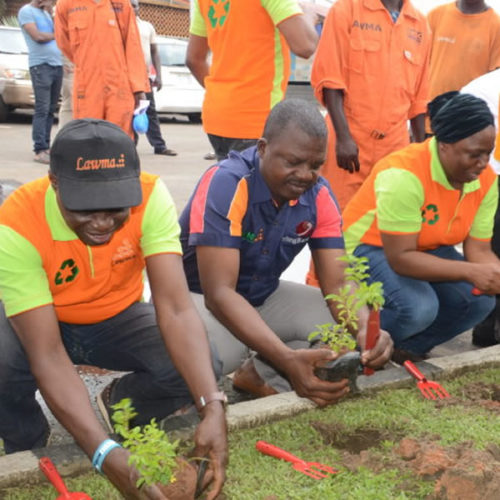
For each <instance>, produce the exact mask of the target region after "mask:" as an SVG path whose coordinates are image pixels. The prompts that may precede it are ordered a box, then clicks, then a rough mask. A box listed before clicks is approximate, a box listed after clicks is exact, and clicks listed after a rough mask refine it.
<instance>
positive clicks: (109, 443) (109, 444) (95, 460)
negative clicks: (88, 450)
mask: <svg viewBox="0 0 500 500" xmlns="http://www.w3.org/2000/svg"><path fill="white" fill-rule="evenodd" d="M115 448H121V445H120V444H118V443H117V442H116V441H113V440H112V439H105V440H104V441H103V442H102V443H101V444H100V445H99V446H98V447H97V450H95V452H94V456H93V457H92V467H94V469H95V470H96V471H97V472H100V473H101V474H102V470H101V468H102V464H103V462H104V459H105V458H106V457H107V456H108V453H109V452H110V451H111V450H114V449H115Z"/></svg>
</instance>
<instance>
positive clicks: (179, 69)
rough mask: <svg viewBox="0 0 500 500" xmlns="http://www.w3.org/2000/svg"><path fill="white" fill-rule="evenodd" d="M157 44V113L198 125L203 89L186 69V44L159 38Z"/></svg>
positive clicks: (183, 41)
mask: <svg viewBox="0 0 500 500" xmlns="http://www.w3.org/2000/svg"><path fill="white" fill-rule="evenodd" d="M156 43H157V46H158V51H159V53H160V60H161V79H162V84H163V86H162V88H161V90H160V91H159V92H157V91H156V90H155V91H154V92H155V103H156V110H157V111H158V113H169V114H182V115H187V117H188V118H189V121H191V122H194V123H199V122H200V121H201V106H202V104H203V97H204V95H205V89H204V88H203V87H202V86H201V85H200V84H199V83H198V82H197V81H196V79H195V77H194V76H193V75H192V74H191V72H190V71H189V69H188V67H187V66H186V50H187V41H186V40H182V39H178V38H172V37H166V36H158V37H157V38H156Z"/></svg>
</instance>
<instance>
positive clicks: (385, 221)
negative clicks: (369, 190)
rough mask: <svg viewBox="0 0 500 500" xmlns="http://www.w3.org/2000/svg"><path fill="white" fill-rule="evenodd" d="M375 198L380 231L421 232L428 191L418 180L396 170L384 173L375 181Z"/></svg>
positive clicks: (409, 174) (413, 176)
mask: <svg viewBox="0 0 500 500" xmlns="http://www.w3.org/2000/svg"><path fill="white" fill-rule="evenodd" d="M375 198H376V202H377V220H378V227H379V229H380V231H385V232H388V233H395V232H397V233H418V232H420V228H421V225H422V214H421V211H420V207H421V206H422V204H423V202H424V190H423V188H422V184H421V182H420V180H419V179H418V177H416V176H415V175H414V174H412V173H411V172H408V171H407V170H402V169H399V168H396V167H393V168H389V169H387V170H383V171H382V172H380V173H379V174H378V175H377V178H376V179H375Z"/></svg>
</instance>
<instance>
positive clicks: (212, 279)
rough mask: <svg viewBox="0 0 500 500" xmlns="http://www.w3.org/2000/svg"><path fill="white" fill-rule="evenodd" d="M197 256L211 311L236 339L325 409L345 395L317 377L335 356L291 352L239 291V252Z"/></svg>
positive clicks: (341, 387)
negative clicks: (318, 369) (317, 366)
mask: <svg viewBox="0 0 500 500" xmlns="http://www.w3.org/2000/svg"><path fill="white" fill-rule="evenodd" d="M196 255H197V259H198V268H199V273H200V280H201V286H202V289H203V293H204V295H205V303H206V305H207V308H208V309H209V310H210V311H211V312H212V313H213V314H214V316H215V317H216V318H217V319H218V320H219V321H220V322H221V323H222V324H223V325H224V326H225V327H226V328H227V329H228V330H230V331H231V332H232V333H233V335H235V337H237V338H238V339H239V340H241V342H243V343H244V344H246V345H247V346H249V347H250V348H251V349H253V350H255V351H257V352H258V353H259V354H260V355H261V356H262V357H264V358H266V359H267V360H269V361H270V362H271V363H272V364H273V365H274V366H275V367H276V368H277V369H278V370H280V371H281V372H283V373H284V374H285V375H286V376H287V377H288V379H289V380H290V383H291V384H292V387H293V388H294V390H295V391H296V392H297V394H299V395H300V396H303V397H308V398H309V399H311V400H313V401H314V402H316V403H317V404H319V405H321V406H324V405H326V404H329V403H333V402H336V401H337V400H338V399H339V398H340V397H342V396H343V395H344V394H345V392H346V388H345V384H343V383H332V382H324V381H321V380H319V379H318V378H317V377H315V376H314V373H313V372H314V366H315V364H316V363H318V362H321V361H329V360H330V359H334V358H335V354H334V353H332V352H331V351H328V350H324V349H318V350H296V351H294V350H292V349H290V348H289V347H288V346H286V345H285V344H284V343H283V342H282V341H281V340H280V338H279V337H278V336H277V335H276V334H275V333H274V332H273V331H272V330H271V329H270V328H269V327H268V326H267V324H266V323H265V322H264V321H263V320H262V318H261V316H260V315H259V313H258V312H257V311H256V309H255V308H254V307H253V306H252V305H251V304H250V303H249V302H248V301H247V300H246V299H245V298H244V297H243V296H242V295H240V294H239V293H238V292H237V291H236V284H237V280H238V273H239V265H240V260H239V259H240V254H239V250H238V249H234V248H219V247H205V246H200V247H197V249H196Z"/></svg>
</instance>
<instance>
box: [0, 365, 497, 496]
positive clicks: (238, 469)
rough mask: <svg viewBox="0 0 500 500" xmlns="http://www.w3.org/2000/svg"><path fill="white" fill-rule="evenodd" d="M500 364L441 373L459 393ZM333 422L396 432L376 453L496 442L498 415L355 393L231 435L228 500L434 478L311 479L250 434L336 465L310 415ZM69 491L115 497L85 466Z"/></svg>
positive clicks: (489, 377)
mask: <svg viewBox="0 0 500 500" xmlns="http://www.w3.org/2000/svg"><path fill="white" fill-rule="evenodd" d="M499 380H500V369H498V368H495V369H488V370H483V371H476V372H473V373H469V374H467V375H464V376H462V377H460V378H456V379H453V380H440V382H441V383H442V384H443V385H444V386H445V387H446V389H447V390H448V392H449V393H450V394H451V395H452V396H454V397H456V398H458V399H462V398H463V391H462V387H464V386H466V385H467V384H469V383H471V382H475V381H481V382H485V383H496V384H498V383H499ZM318 421H320V422H325V423H330V424H333V423H339V424H341V425H343V426H344V427H345V428H346V429H351V430H354V429H357V428H361V427H363V428H364V427H372V428H377V429H383V430H387V431H394V432H396V433H399V434H398V436H397V439H394V441H392V440H387V441H385V442H384V443H383V445H382V448H381V450H380V457H381V458H380V459H381V460H383V454H384V453H387V452H388V451H389V450H390V449H391V448H392V447H393V445H394V444H395V442H397V441H398V440H399V438H400V437H401V436H402V435H405V436H409V437H414V438H417V439H418V438H421V437H426V436H427V438H428V437H429V436H433V439H434V440H435V441H436V442H437V443H439V444H441V445H443V446H449V445H453V444H458V443H461V442H465V441H470V442H473V443H474V446H475V447H476V448H478V449H483V448H484V447H485V446H486V445H487V444H489V443H496V444H497V445H500V417H499V416H498V415H495V414H494V413H493V412H489V411H487V410H485V409H483V408H481V407H479V406H477V405H474V406H463V405H460V404H457V405H451V406H446V407H443V408H438V407H436V405H435V403H434V402H432V401H428V400H426V399H424V398H422V396H421V395H420V392H419V391H418V390H417V389H416V388H411V389H400V390H387V391H381V392H379V393H377V394H376V395H372V396H360V397H356V398H352V399H348V400H345V401H343V402H342V403H340V404H338V405H336V406H333V407H330V408H327V409H323V410H314V411H311V412H307V413H304V414H301V415H299V416H296V417H294V418H289V419H284V420H281V421H279V422H276V423H273V424H269V425H265V426H261V427H258V428H255V429H249V430H244V431H238V432H233V433H231V435H230V465H229V467H228V471H227V475H228V478H227V482H226V486H225V488H224V494H225V498H226V499H228V500H264V499H271V498H272V499H273V500H278V499H279V500H294V499H297V500H299V499H300V500H302V499H303V500H316V499H317V500H335V499H341V500H361V499H362V500H380V499H384V500H386V499H387V500H391V499H394V500H405V499H411V500H420V499H422V500H423V499H425V498H426V496H427V495H429V494H430V493H431V492H432V490H433V488H434V483H433V482H426V481H422V480H418V478H416V477H415V476H414V475H412V474H410V473H403V472H401V471H397V470H391V469H387V470H385V469H384V470H383V472H381V473H378V474H375V473H373V472H372V471H370V470H368V469H359V470H358V471H357V472H356V473H353V472H349V471H347V470H346V469H342V468H341V471H340V473H339V474H337V475H335V476H333V477H332V478H328V479H324V480H321V481H317V480H314V479H311V478H309V477H308V476H305V475H303V474H301V473H299V472H297V471H295V470H294V469H292V466H291V464H288V463H287V462H284V461H281V460H276V459H274V458H272V457H268V456H265V455H262V454H260V453H259V452H257V451H256V450H255V442H256V441H257V440H259V439H263V440H265V441H268V442H270V443H272V444H275V445H277V446H280V447H281V448H284V449H286V450H287V451H289V452H291V453H293V454H295V455H297V456H299V457H301V458H303V459H305V460H314V461H317V462H322V463H325V464H328V465H332V466H334V467H340V464H341V453H340V452H339V451H338V450H337V449H335V448H333V447H332V446H328V445H325V444H324V443H323V441H322V438H321V436H320V435H319V433H318V432H317V431H316V430H314V429H313V428H312V427H311V422H318ZM66 482H67V485H68V487H69V488H70V490H72V491H85V492H86V493H88V494H89V495H90V496H91V497H92V498H93V499H94V500H114V499H118V498H120V497H119V495H118V494H117V493H116V491H115V490H114V489H113V488H112V487H111V486H110V485H109V483H107V482H106V481H105V480H104V479H103V478H102V477H100V476H99V475H97V474H94V473H91V474H87V475H85V476H81V477H80V478H76V479H68V480H67V481H66ZM0 498H3V499H5V500H28V499H29V500H33V499H37V500H45V499H47V500H49V499H50V500H52V499H53V498H55V496H54V490H53V489H52V488H51V487H50V486H45V487H42V486H39V487H37V488H16V489H10V490H4V491H0Z"/></svg>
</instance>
